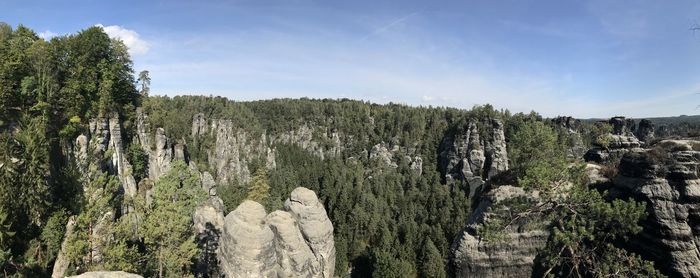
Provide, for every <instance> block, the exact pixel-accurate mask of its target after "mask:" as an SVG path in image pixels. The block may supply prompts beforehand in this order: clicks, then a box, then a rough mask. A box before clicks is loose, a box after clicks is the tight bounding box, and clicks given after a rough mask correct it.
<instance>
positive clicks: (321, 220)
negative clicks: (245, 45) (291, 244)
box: [284, 187, 335, 277]
mask: <svg viewBox="0 0 700 278" xmlns="http://www.w3.org/2000/svg"><path fill="white" fill-rule="evenodd" d="M284 207H285V209H286V210H287V211H289V212H290V213H291V214H292V215H293V216H294V218H295V219H296V220H297V222H298V223H299V228H300V230H301V233H302V234H303V235H304V238H305V239H306V241H307V243H308V244H309V247H310V248H311V251H312V252H313V253H314V255H315V257H316V259H317V260H318V262H319V264H320V266H321V269H322V270H323V272H322V273H323V277H333V274H334V273H335V242H334V241H333V224H332V223H331V220H330V219H329V218H328V215H327V214H326V210H325V209H324V208H323V204H321V202H319V200H318V198H317V197H316V193H314V192H313V191H311V190H309V189H307V188H304V187H297V188H296V189H294V190H293V191H292V193H291V195H290V196H289V199H287V201H285V203H284Z"/></svg>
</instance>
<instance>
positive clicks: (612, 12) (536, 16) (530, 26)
mask: <svg viewBox="0 0 700 278" xmlns="http://www.w3.org/2000/svg"><path fill="white" fill-rule="evenodd" d="M105 2H107V1H27V0H24V1H16V0H9V1H8V0H4V1H1V2H0V21H5V22H7V23H10V24H11V25H16V24H19V23H21V24H24V25H26V26H28V27H30V28H32V29H34V30H35V31H37V33H41V34H42V35H43V36H47V37H48V36H52V35H57V34H58V35H60V34H66V33H71V32H76V31H77V30H80V29H84V28H86V27H89V26H92V25H96V24H102V25H103V26H105V29H106V30H107V31H108V33H109V34H110V35H111V36H115V37H120V38H122V39H123V40H124V41H125V42H126V43H127V45H129V46H130V47H131V52H132V58H133V60H134V65H135V69H136V70H137V71H139V70H142V69H148V70H150V72H151V77H152V92H153V93H154V94H167V95H179V94H204V95H209V94H213V95H222V96H226V97H228V98H230V99H234V100H255V99H268V98H279V97H293V98H297V97H312V98H353V99H362V100H369V101H372V102H377V103H387V102H396V103H406V104H410V105H424V106H427V105H433V106H451V107H459V108H470V107H472V106H473V105H475V104H485V103H491V104H492V105H494V106H496V107H498V108H508V109H510V110H511V111H523V112H528V111H530V110H535V111H538V112H540V113H542V114H544V115H546V116H556V115H573V116H576V117H608V116H613V115H627V116H634V117H650V116H671V115H680V114H700V110H697V107H698V104H700V94H698V93H700V32H698V33H697V34H695V33H693V32H692V31H690V30H689V29H690V27H692V26H693V25H694V24H696V23H698V22H700V2H698V1H690V0H687V1H683V0H680V1H634V0H632V1H568V0H551V1H523V0H520V1H515V0H514V1H454V2H452V1H421V2H414V1H361V0H358V1H305V0H287V1H266V0H259V1H111V3H105Z"/></svg>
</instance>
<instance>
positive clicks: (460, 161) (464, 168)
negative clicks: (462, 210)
mask: <svg viewBox="0 0 700 278" xmlns="http://www.w3.org/2000/svg"><path fill="white" fill-rule="evenodd" d="M489 124H490V126H491V130H492V135H491V137H490V140H489V141H486V142H485V141H484V140H483V139H481V138H480V135H479V131H478V128H477V124H476V123H474V122H470V123H468V124H467V126H466V128H464V130H463V131H462V132H461V133H458V134H455V135H454V136H448V137H446V138H445V139H444V140H443V141H442V143H441V144H440V148H439V154H438V167H439V170H440V172H441V174H442V175H443V177H444V180H443V181H444V182H445V183H446V184H452V183H454V182H455V181H458V180H459V181H465V182H467V183H468V184H469V188H470V190H469V191H470V192H469V196H470V197H473V196H475V195H476V193H477V192H478V191H480V190H481V188H482V187H483V185H484V181H485V179H488V178H490V177H493V176H495V175H497V174H498V173H500V172H503V171H505V170H507V169H508V153H507V148H506V141H505V135H504V131H503V124H502V123H501V122H500V121H498V120H495V119H494V120H491V121H490V123H489ZM484 146H485V147H484Z"/></svg>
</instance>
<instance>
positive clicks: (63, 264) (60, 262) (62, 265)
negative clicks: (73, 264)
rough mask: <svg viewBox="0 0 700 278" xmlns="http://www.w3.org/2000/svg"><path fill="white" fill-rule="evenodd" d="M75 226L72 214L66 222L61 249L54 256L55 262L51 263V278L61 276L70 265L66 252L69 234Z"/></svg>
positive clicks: (71, 233)
mask: <svg viewBox="0 0 700 278" xmlns="http://www.w3.org/2000/svg"><path fill="white" fill-rule="evenodd" d="M74 228H75V216H72V217H70V218H69V219H68V223H67V224H66V233H65V235H64V236H63V242H62V243H61V250H60V251H59V252H58V256H56V262H55V263H54V265H53V271H52V273H51V278H62V277H64V275H65V274H66V271H67V270H68V267H69V266H70V261H69V260H68V258H66V256H67V252H68V250H67V249H68V239H69V237H70V236H71V235H73V230H74Z"/></svg>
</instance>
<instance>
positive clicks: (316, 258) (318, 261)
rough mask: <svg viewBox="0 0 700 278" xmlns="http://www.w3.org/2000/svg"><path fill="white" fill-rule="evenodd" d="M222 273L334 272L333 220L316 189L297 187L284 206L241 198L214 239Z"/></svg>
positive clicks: (287, 274) (323, 274)
mask: <svg viewBox="0 0 700 278" xmlns="http://www.w3.org/2000/svg"><path fill="white" fill-rule="evenodd" d="M219 260H220V265H221V270H222V273H223V274H224V275H226V277H333V273H334V271H335V270H334V268H335V245H334V242H333V225H332V224H331V222H330V219H328V216H327V215H326V211H325V209H324V208H323V205H322V204H321V203H320V202H319V200H318V198H317V197H316V194H315V193H314V192H313V191H311V190H309V189H306V188H303V187H299V188H296V189H295V190H294V191H292V193H291V196H290V197H289V199H288V200H287V201H286V202H285V211H274V212H272V213H270V214H269V215H267V216H266V215H265V208H264V207H263V206H262V205H260V204H258V203H256V202H253V201H244V202H243V203H242V204H241V205H239V206H238V208H236V209H235V210H234V211H233V212H231V213H229V215H228V216H226V219H225V224H224V228H223V234H222V237H221V241H220V242H219Z"/></svg>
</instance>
